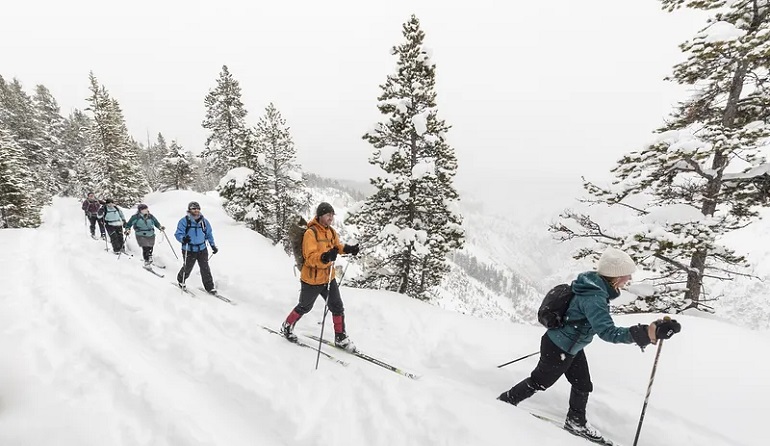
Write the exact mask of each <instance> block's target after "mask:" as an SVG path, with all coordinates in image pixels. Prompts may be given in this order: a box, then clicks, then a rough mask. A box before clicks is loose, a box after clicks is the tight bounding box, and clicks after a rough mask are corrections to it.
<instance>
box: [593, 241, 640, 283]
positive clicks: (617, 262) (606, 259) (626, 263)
mask: <svg viewBox="0 0 770 446" xmlns="http://www.w3.org/2000/svg"><path fill="white" fill-rule="evenodd" d="M596 271H597V272H598V273H599V274H601V275H602V276H604V277H622V276H630V275H631V274H633V273H634V271H636V264H635V263H634V260H633V259H632V258H631V256H629V255H628V254H626V253H625V252H623V251H621V250H619V249H615V248H607V249H606V250H605V251H604V253H602V256H601V257H600V258H599V264H598V265H597V267H596Z"/></svg>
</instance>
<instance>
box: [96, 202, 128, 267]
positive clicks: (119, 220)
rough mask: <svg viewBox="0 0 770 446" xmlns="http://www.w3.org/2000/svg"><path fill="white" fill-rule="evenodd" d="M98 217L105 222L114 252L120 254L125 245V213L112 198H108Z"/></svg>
mask: <svg viewBox="0 0 770 446" xmlns="http://www.w3.org/2000/svg"><path fill="white" fill-rule="evenodd" d="M96 215H97V216H98V217H99V218H101V219H102V220H104V226H105V228H106V229H107V234H108V235H109V236H110V242H111V243H112V251H113V252H114V253H115V254H120V252H121V251H122V250H123V247H124V245H125V242H124V240H123V231H122V229H123V225H124V224H126V217H124V216H123V211H121V210H120V209H119V208H118V207H117V206H115V202H114V201H113V200H112V198H108V199H106V200H104V206H102V207H101V209H99V212H98V213H97V214H96Z"/></svg>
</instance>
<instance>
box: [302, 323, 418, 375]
mask: <svg viewBox="0 0 770 446" xmlns="http://www.w3.org/2000/svg"><path fill="white" fill-rule="evenodd" d="M305 336H307V337H308V338H310V339H312V340H314V341H316V342H317V341H319V340H320V341H321V342H323V343H324V344H326V345H328V346H331V347H334V348H336V349H339V350H342V351H344V352H346V353H348V354H351V355H353V356H358V357H359V358H361V359H363V360H364V361H369V362H371V363H372V364H374V365H378V366H380V367H382V368H384V369H388V370H390V371H391V372H395V373H398V374H399V375H401V376H405V377H407V378H410V379H420V376H419V375H415V374H414V373H409V372H407V371H405V370H401V369H399V368H398V367H395V366H392V365H390V364H388V363H386V362H384V361H381V360H379V359H377V358H373V357H371V356H369V355H367V354H364V353H361V352H360V351H354V352H349V351H347V350H345V349H344V348H341V347H337V346H336V345H334V343H333V342H331V341H327V340H326V339H323V340H321V339H320V338H319V337H318V336H315V335H308V334H306V335H305ZM314 348H315V347H314Z"/></svg>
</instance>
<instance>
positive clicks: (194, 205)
mask: <svg viewBox="0 0 770 446" xmlns="http://www.w3.org/2000/svg"><path fill="white" fill-rule="evenodd" d="M200 208H201V205H199V204H198V202H197V201H191V202H190V204H188V205H187V210H188V211H189V210H190V209H200Z"/></svg>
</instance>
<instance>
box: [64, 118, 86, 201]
mask: <svg viewBox="0 0 770 446" xmlns="http://www.w3.org/2000/svg"><path fill="white" fill-rule="evenodd" d="M92 125H93V123H92V122H91V118H89V117H88V116H87V115H86V114H85V113H83V112H82V111H80V110H78V109H75V110H74V111H73V112H72V113H70V115H69V117H68V118H67V119H66V120H65V125H64V132H63V134H62V139H63V145H64V151H65V154H66V155H65V156H64V158H63V160H64V161H63V163H62V166H61V168H62V175H61V179H62V183H63V189H62V194H63V195H67V196H71V197H82V196H84V195H85V193H87V192H88V191H87V190H86V189H87V188H88V185H89V183H90V176H91V175H90V172H89V170H88V163H87V159H86V153H87V152H88V150H89V149H88V146H89V144H90V138H89V129H90V128H91V126H92Z"/></svg>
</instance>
